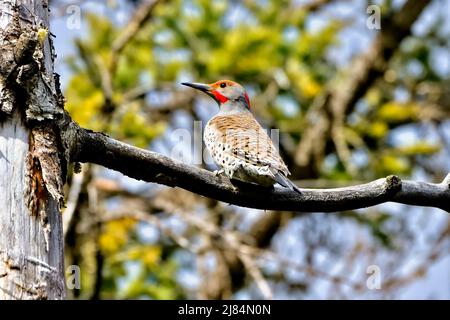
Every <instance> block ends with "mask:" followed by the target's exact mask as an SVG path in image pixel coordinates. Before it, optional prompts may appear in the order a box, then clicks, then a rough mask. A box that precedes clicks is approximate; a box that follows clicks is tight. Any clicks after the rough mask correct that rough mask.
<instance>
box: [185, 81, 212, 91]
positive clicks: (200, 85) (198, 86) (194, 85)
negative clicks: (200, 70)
mask: <svg viewBox="0 0 450 320" xmlns="http://www.w3.org/2000/svg"><path fill="white" fill-rule="evenodd" d="M181 84H182V85H185V86H188V87H191V88H194V89H197V90H200V91H203V92H205V93H209V92H210V91H211V89H212V88H211V87H210V86H209V85H207V84H204V83H196V82H192V83H190V82H182V83H181Z"/></svg>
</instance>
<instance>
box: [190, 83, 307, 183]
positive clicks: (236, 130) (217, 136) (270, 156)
mask: <svg viewBox="0 0 450 320" xmlns="http://www.w3.org/2000/svg"><path fill="white" fill-rule="evenodd" d="M182 84H183V85H185V86H189V87H192V88H195V89H198V90H200V91H202V92H204V93H206V94H207V95H209V96H210V97H212V98H213V99H214V100H215V101H216V102H217V104H218V105H219V112H218V113H217V115H216V116H214V117H213V118H211V119H210V120H209V121H208V123H207V125H206V127H205V131H204V135H203V139H204V141H205V143H206V147H207V149H208V151H209V153H210V154H211V156H212V158H213V160H214V162H215V163H216V164H217V165H218V166H219V167H221V168H222V169H221V170H219V171H217V172H216V173H222V172H224V173H225V174H226V175H227V176H228V177H229V178H230V179H236V180H241V181H245V182H251V183H256V184H259V185H263V186H272V185H274V184H275V183H278V184H280V185H281V186H283V187H285V188H289V189H291V190H294V191H297V192H300V190H299V188H298V187H297V186H296V185H294V184H293V183H292V182H291V181H290V180H289V179H288V178H287V176H288V175H289V174H290V172H289V170H288V168H287V167H286V164H285V163H284V162H283V160H282V159H281V157H280V155H279V154H278V151H277V150H276V148H275V147H274V145H273V143H272V140H270V138H269V136H268V135H267V133H266V132H265V130H264V129H263V128H262V127H261V125H260V124H259V123H258V122H257V121H256V119H255V118H254V116H253V114H252V112H251V111H250V99H249V97H248V94H247V93H246V91H245V89H244V88H243V87H242V86H241V85H240V84H238V83H236V82H233V81H230V80H220V81H217V82H214V83H212V84H202V83H186V82H184V83H182Z"/></svg>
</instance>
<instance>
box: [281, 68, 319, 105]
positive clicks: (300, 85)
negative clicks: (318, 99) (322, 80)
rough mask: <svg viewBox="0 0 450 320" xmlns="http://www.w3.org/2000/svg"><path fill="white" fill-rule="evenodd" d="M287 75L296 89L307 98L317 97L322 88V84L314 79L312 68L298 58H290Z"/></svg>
mask: <svg viewBox="0 0 450 320" xmlns="http://www.w3.org/2000/svg"><path fill="white" fill-rule="evenodd" d="M287 75H288V76H289V78H290V80H291V83H292V84H293V86H294V87H295V89H297V90H298V91H299V92H300V94H301V95H302V96H303V97H305V98H307V99H310V98H313V97H315V96H316V95H317V94H318V93H319V92H320V90H322V86H321V85H320V84H319V83H318V82H317V81H316V80H314V78H313V75H312V74H311V72H310V70H309V69H307V68H306V67H305V66H303V65H301V64H300V63H299V62H298V61H297V60H294V59H290V60H289V61H288V63H287Z"/></svg>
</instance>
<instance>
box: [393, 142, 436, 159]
mask: <svg viewBox="0 0 450 320" xmlns="http://www.w3.org/2000/svg"><path fill="white" fill-rule="evenodd" d="M440 149H441V146H439V145H436V144H430V143H427V142H424V141H422V142H417V143H414V144H412V145H409V146H404V147H400V148H397V149H396V152H397V153H398V154H401V155H404V156H412V155H431V154H434V153H436V152H438V151H439V150H440Z"/></svg>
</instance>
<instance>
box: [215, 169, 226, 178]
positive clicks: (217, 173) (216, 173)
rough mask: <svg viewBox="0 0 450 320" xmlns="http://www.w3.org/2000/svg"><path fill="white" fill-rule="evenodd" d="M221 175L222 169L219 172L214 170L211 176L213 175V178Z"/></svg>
mask: <svg viewBox="0 0 450 320" xmlns="http://www.w3.org/2000/svg"><path fill="white" fill-rule="evenodd" d="M222 173H224V171H223V169H220V170H214V172H213V174H214V175H215V176H218V175H219V174H222Z"/></svg>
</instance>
